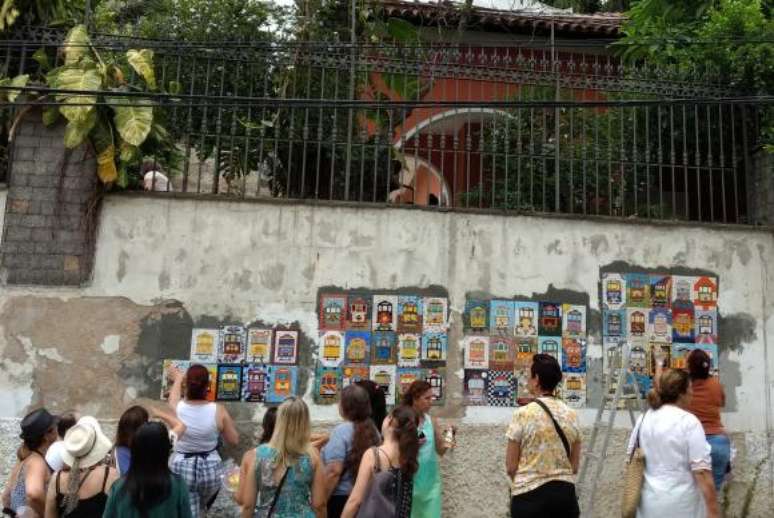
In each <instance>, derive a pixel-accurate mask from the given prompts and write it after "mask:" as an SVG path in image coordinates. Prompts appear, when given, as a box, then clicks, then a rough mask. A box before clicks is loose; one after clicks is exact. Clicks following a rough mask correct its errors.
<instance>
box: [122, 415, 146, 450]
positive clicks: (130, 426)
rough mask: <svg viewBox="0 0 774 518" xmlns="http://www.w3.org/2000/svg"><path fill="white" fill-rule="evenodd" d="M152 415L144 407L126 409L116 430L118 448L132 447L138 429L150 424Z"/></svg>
mask: <svg viewBox="0 0 774 518" xmlns="http://www.w3.org/2000/svg"><path fill="white" fill-rule="evenodd" d="M149 419H150V415H149V414H148V411H147V410H145V408H144V407H141V406H140V405H134V406H131V407H129V408H127V409H126V411H125V412H124V413H123V414H121V419H119V420H118V428H117V429H116V446H124V447H126V448H131V447H132V439H133V438H134V434H135V433H137V429H138V428H140V427H141V426H142V425H144V424H145V423H147V422H148V420H149Z"/></svg>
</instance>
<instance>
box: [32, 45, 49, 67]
mask: <svg viewBox="0 0 774 518" xmlns="http://www.w3.org/2000/svg"><path fill="white" fill-rule="evenodd" d="M32 59H34V60H35V61H36V62H37V63H38V65H40V68H41V69H43V71H44V72H45V71H46V70H48V69H49V68H51V64H50V63H49V61H48V54H46V48H45V47H40V48H39V49H38V50H36V51H35V53H34V54H33V55H32Z"/></svg>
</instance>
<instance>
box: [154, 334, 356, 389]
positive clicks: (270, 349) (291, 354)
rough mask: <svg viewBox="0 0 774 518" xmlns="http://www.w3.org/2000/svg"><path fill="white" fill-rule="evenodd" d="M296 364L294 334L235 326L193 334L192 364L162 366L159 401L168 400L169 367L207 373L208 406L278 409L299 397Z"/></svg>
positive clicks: (178, 362) (169, 362) (173, 362)
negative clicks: (202, 368) (193, 367)
mask: <svg viewBox="0 0 774 518" xmlns="http://www.w3.org/2000/svg"><path fill="white" fill-rule="evenodd" d="M331 333H334V331H331ZM339 335H341V336H343V334H342V333H339ZM341 349H342V350H343V346H342V347H341ZM338 354H343V352H339V353H338ZM297 363H298V331H295V330H291V329H286V328H282V327H276V328H267V327H255V328H250V327H245V326H243V325H239V324H232V325H225V326H222V327H220V328H218V329H215V328H206V329H205V328H195V329H194V330H193V331H192V332H191V354H190V358H189V359H188V360H176V359H167V360H164V361H163V367H162V369H163V370H162V381H161V399H168V398H169V388H170V380H169V372H170V370H171V368H172V367H176V368H178V369H181V370H186V369H188V367H190V366H191V365H193V364H201V365H204V366H205V367H206V368H207V370H209V372H210V387H209V391H208V393H207V399H208V400H209V401H245V402H250V403H282V401H284V399H285V398H286V397H288V396H293V395H297V392H298V367H296V364H297Z"/></svg>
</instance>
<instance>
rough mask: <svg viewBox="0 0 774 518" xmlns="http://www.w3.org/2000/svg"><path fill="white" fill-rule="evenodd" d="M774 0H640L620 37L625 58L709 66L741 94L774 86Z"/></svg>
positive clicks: (765, 115) (770, 133)
mask: <svg viewBox="0 0 774 518" xmlns="http://www.w3.org/2000/svg"><path fill="white" fill-rule="evenodd" d="M771 6H772V2H770V1H761V0H640V1H639V2H637V3H635V4H634V6H633V7H632V9H631V10H630V11H629V13H628V16H629V22H628V23H627V24H626V25H625V26H624V37H623V38H622V40H621V41H620V42H619V43H618V47H619V49H620V50H621V53H622V55H623V56H624V58H625V59H627V60H630V61H636V60H647V61H648V62H649V63H656V64H667V65H676V66H678V67H681V68H684V69H702V68H706V69H709V70H712V71H713V72H715V73H716V74H717V75H718V76H719V77H718V79H719V81H720V82H722V83H724V84H728V85H729V86H731V87H733V88H734V89H736V90H737V91H738V92H739V93H740V94H758V95H771V93H772V92H774V43H772V38H774V19H772V10H771ZM761 112H762V113H761V125H762V129H761V131H762V137H763V143H764V145H766V144H768V145H771V144H772V143H774V113H772V108H771V107H770V106H764V107H763V108H762V110H761Z"/></svg>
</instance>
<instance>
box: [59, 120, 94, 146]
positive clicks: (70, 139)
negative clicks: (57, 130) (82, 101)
mask: <svg viewBox="0 0 774 518" xmlns="http://www.w3.org/2000/svg"><path fill="white" fill-rule="evenodd" d="M96 122H97V111H96V110H92V111H91V112H89V115H88V116H87V117H86V119H85V120H83V121H77V122H70V123H68V124H67V127H66V128H65V135H64V143H65V147H67V148H68V149H73V148H76V147H78V146H79V145H81V144H82V143H83V141H84V140H86V137H87V136H88V135H89V132H90V131H91V130H92V128H93V127H94V124H95V123H96Z"/></svg>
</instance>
